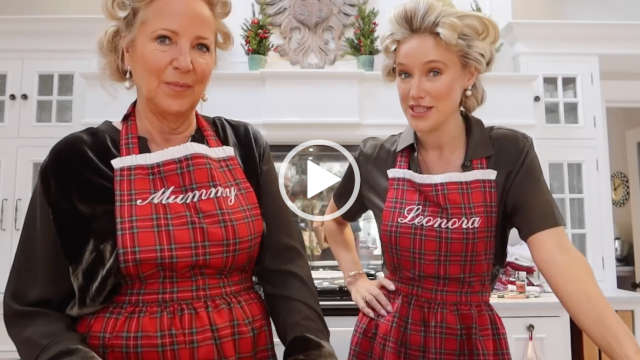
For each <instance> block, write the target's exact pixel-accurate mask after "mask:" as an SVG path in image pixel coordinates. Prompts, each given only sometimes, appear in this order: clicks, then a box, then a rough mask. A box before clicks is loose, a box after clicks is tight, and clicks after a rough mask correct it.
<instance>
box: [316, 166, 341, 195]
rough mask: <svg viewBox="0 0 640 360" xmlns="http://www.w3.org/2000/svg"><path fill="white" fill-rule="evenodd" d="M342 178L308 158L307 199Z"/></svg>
mask: <svg viewBox="0 0 640 360" xmlns="http://www.w3.org/2000/svg"><path fill="white" fill-rule="evenodd" d="M340 180H342V179H341V178H339V177H337V176H335V175H333V174H332V173H330V172H329V171H327V170H325V169H323V168H321V167H320V166H319V165H318V164H316V163H314V162H313V161H311V160H307V199H310V198H312V197H313V196H315V195H316V194H317V193H319V192H321V191H322V190H324V189H326V188H328V187H329V186H331V185H333V184H335V183H337V182H339V181H340Z"/></svg>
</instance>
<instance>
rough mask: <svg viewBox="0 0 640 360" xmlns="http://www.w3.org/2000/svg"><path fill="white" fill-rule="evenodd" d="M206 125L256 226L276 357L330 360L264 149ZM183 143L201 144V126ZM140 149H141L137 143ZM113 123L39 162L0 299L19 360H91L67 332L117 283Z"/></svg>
mask: <svg viewBox="0 0 640 360" xmlns="http://www.w3.org/2000/svg"><path fill="white" fill-rule="evenodd" d="M205 119H206V120H207V121H208V122H209V123H210V124H211V125H212V127H213V129H214V131H215V132H216V134H217V135H218V137H219V138H220V140H221V142H222V143H223V144H224V145H229V146H232V147H233V148H234V150H235V153H236V156H237V157H238V159H239V161H240V163H241V164H242V167H243V169H244V173H245V175H246V177H247V179H248V180H249V182H250V183H251V185H252V187H253V189H254V191H255V193H256V196H257V198H258V201H259V203H260V207H261V210H262V216H263V219H264V223H265V230H264V234H263V236H262V243H261V248H260V253H259V255H258V259H257V263H256V267H255V275H256V277H257V279H258V282H259V284H260V285H261V286H262V288H263V291H264V296H265V301H266V305H267V309H268V311H269V315H270V316H271V318H272V320H273V322H274V324H275V327H276V331H277V333H278V336H279V338H280V339H281V340H282V342H283V343H284V344H285V346H286V350H285V358H305V359H334V358H335V355H334V353H333V350H332V349H331V346H330V345H329V343H328V339H329V331H328V329H327V325H326V323H325V321H324V318H323V316H322V313H321V311H320V307H319V305H318V300H317V295H316V292H315V288H314V286H313V281H312V278H311V273H310V271H309V266H308V263H307V261H306V257H305V252H304V245H303V241H302V238H301V235H300V232H299V231H298V229H297V227H296V226H295V222H294V220H293V217H292V214H291V212H290V211H289V210H288V209H287V208H286V207H285V205H284V202H283V201H282V199H281V197H280V194H279V191H278V185H277V176H276V172H275V169H274V166H273V161H272V160H271V155H270V152H269V146H268V144H267V143H266V141H265V140H264V139H263V138H262V136H261V135H260V134H259V132H258V131H257V130H256V129H255V128H253V127H252V126H251V125H249V124H246V123H243V122H239V121H233V120H229V119H225V118H222V117H214V118H207V117H205ZM191 141H196V142H200V143H206V142H205V139H204V136H203V134H202V132H200V130H199V129H198V130H196V132H195V133H194V135H193V137H192V139H191ZM139 143H140V152H141V153H144V152H149V148H148V145H147V142H146V139H144V138H142V137H140V139H139ZM119 154H120V130H119V129H117V128H116V127H115V126H114V125H113V124H112V123H110V122H104V123H102V124H101V125H99V126H98V127H92V128H87V129H85V130H82V131H79V132H76V133H73V134H71V135H69V136H67V137H65V138H64V139H62V140H61V141H60V142H58V143H57V144H56V145H55V146H54V147H53V149H52V150H51V152H50V153H49V155H48V157H47V159H45V161H44V163H43V165H42V167H41V170H40V175H39V181H38V183H37V185H36V187H35V189H34V192H33V196H32V198H31V202H30V204H29V209H28V211H27V215H26V218H25V223H24V226H23V230H22V234H21V237H20V243H19V245H18V249H17V252H16V255H15V259H14V262H13V266H12V269H11V273H10V275H9V280H8V283H7V288H6V291H5V297H4V320H5V324H6V327H7V330H8V332H9V335H10V337H11V339H12V340H13V341H14V343H15V344H16V346H17V349H18V352H19V354H20V356H21V357H22V359H25V360H29V359H67V358H69V359H71V358H73V359H98V358H99V357H98V356H97V355H96V354H95V353H93V352H92V351H91V350H90V349H89V348H88V347H87V346H86V344H85V343H84V342H83V338H82V336H81V335H80V334H78V333H77V332H75V331H74V323H75V318H77V317H78V316H81V315H83V314H87V313H91V312H93V311H96V310H97V309H99V308H100V307H102V306H103V305H104V304H105V303H108V302H109V300H110V298H111V297H112V296H113V295H114V294H115V293H116V292H117V291H118V288H119V284H120V281H121V275H120V272H119V265H118V258H117V252H116V223H115V209H114V206H115V196H114V185H113V179H114V178H113V167H112V166H111V162H110V161H111V160H112V159H114V158H116V157H118V156H119Z"/></svg>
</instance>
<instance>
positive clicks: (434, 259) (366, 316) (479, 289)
mask: <svg viewBox="0 0 640 360" xmlns="http://www.w3.org/2000/svg"><path fill="white" fill-rule="evenodd" d="M498 36H499V32H498V28H497V26H496V25H495V23H493V22H492V21H491V20H489V19H488V18H486V17H484V16H482V15H479V14H476V13H470V12H464V11H459V10H456V9H454V8H453V7H451V6H446V5H442V3H441V2H435V1H429V0H412V1H409V2H407V3H405V4H403V5H402V6H401V7H400V8H399V9H397V11H396V12H395V13H394V14H393V16H392V19H391V33H390V34H389V35H388V36H386V37H385V38H384V40H383V50H384V54H385V55H386V59H387V62H386V64H385V65H384V69H383V75H384V76H385V78H386V79H388V80H389V81H393V82H395V85H396V87H397V91H398V95H399V98H400V104H401V106H402V110H403V112H404V114H405V116H406V118H407V121H408V125H409V126H408V127H407V128H406V130H405V131H403V132H402V133H400V134H395V135H391V136H389V137H388V138H386V139H378V138H368V139H365V140H364V142H363V143H362V145H361V149H360V152H359V154H358V156H357V162H358V166H359V169H360V172H362V173H363V174H362V176H361V178H362V183H361V186H360V192H359V194H358V197H357V198H356V201H355V204H354V205H353V206H352V207H351V208H350V209H349V210H348V211H347V212H346V213H344V214H343V215H342V216H341V217H338V218H337V219H335V220H333V221H331V222H330V223H329V224H327V225H326V230H325V231H326V232H327V239H328V240H329V244H330V246H331V249H332V251H333V252H334V255H335V257H336V258H337V259H338V262H339V264H340V267H341V269H342V271H343V272H344V274H345V278H346V283H347V287H348V289H349V291H350V292H351V296H352V298H353V300H354V301H355V302H356V304H357V305H358V307H359V308H360V310H361V313H360V316H359V317H358V321H357V323H356V327H355V329H354V334H353V337H352V341H351V351H350V356H349V358H350V359H437V360H444V359H510V358H511V357H510V352H509V345H508V342H507V337H506V333H505V330H504V326H503V324H502V321H501V320H500V317H499V316H498V314H497V313H496V312H495V310H494V309H493V307H492V306H491V304H490V303H489V298H490V293H491V290H492V287H493V282H494V281H495V278H496V274H497V271H496V270H499V268H500V267H501V266H502V265H503V264H504V261H505V259H506V247H507V238H508V234H509V231H510V230H511V228H513V227H516V228H517V229H518V231H519V233H520V236H521V237H522V238H523V239H525V240H526V242H527V244H528V245H529V248H530V249H531V253H532V255H533V257H534V260H535V262H536V264H537V265H538V267H539V268H540V270H541V271H542V273H543V274H544V275H545V277H546V278H547V280H548V281H549V283H550V284H551V286H552V288H553V289H554V291H555V293H556V295H557V296H558V298H559V299H560V301H561V302H562V304H563V305H564V306H565V307H566V308H567V310H568V312H569V313H570V314H571V316H572V318H573V319H574V320H575V321H576V323H577V324H578V325H580V326H581V327H582V328H583V329H584V330H585V331H586V332H587V333H588V334H589V335H590V336H591V338H592V339H594V341H595V342H596V343H597V344H598V345H599V346H600V347H601V348H602V349H603V350H605V351H606V352H607V353H609V354H610V355H611V356H612V357H613V358H615V359H632V358H633V359H637V358H640V355H638V354H640V350H639V348H638V345H637V344H635V341H634V338H633V336H632V335H631V333H630V332H629V331H628V330H627V329H626V328H625V326H624V325H623V323H622V322H621V320H620V319H619V318H618V317H617V316H616V315H615V313H614V312H613V311H612V309H611V307H610V306H609V305H608V304H607V302H606V300H605V298H604V297H603V295H602V293H601V292H600V290H599V288H598V286H597V284H596V282H595V280H594V277H593V274H592V272H591V269H590V267H589V265H588V264H587V262H586V261H585V259H584V257H583V256H582V255H581V254H580V253H579V252H578V251H577V250H576V249H575V248H574V247H573V246H572V245H571V243H570V242H569V240H568V238H567V235H566V233H565V232H564V230H563V227H562V224H563V221H562V217H561V215H560V212H559V211H558V209H557V207H556V205H555V202H554V200H553V197H552V196H551V194H550V192H549V189H548V187H547V185H546V183H545V180H544V178H543V175H542V171H541V169H540V164H539V161H538V158H537V157H536V153H535V151H534V148H533V144H532V141H531V139H530V138H529V137H528V136H527V135H525V134H523V133H520V132H517V131H514V130H510V129H505V128H500V127H485V126H484V125H483V123H482V121H481V120H480V119H478V118H476V117H474V116H473V115H471V114H472V112H473V111H474V110H475V109H476V108H477V107H478V106H480V105H481V104H482V102H483V100H484V98H485V92H484V88H483V87H482V84H481V82H480V79H479V78H478V75H480V74H481V73H484V72H486V71H488V69H489V68H490V66H491V63H492V61H493V58H494V49H495V46H496V43H497V41H498ZM353 182H354V176H353V173H352V172H347V174H346V176H345V177H344V178H343V180H342V183H341V184H340V186H339V187H338V189H337V190H336V192H335V193H334V196H333V203H331V204H330V205H329V210H328V212H329V213H331V212H334V211H335V210H336V209H337V208H339V207H341V206H343V205H344V204H345V203H346V202H347V200H348V198H349V197H350V196H351V189H352V188H353V187H352V185H353ZM367 210H372V211H373V213H374V215H375V217H376V220H377V222H378V224H379V229H380V237H381V243H382V248H383V254H384V259H385V277H383V278H380V279H378V280H376V281H371V280H368V279H367V277H366V276H365V275H364V274H363V271H362V267H361V264H360V261H359V259H358V256H357V253H356V250H355V246H354V244H353V234H352V232H351V230H350V228H349V222H350V221H354V220H356V219H357V218H358V217H359V216H360V215H361V214H362V213H364V212H365V211H367ZM585 298H586V299H589V304H587V303H586V302H584V299H585Z"/></svg>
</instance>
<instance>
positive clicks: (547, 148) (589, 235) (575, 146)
mask: <svg viewBox="0 0 640 360" xmlns="http://www.w3.org/2000/svg"><path fill="white" fill-rule="evenodd" d="M536 152H537V153H538V155H539V158H540V166H541V167H542V172H543V174H544V177H545V180H546V181H547V184H548V185H549V188H550V190H551V194H552V195H553V198H554V199H555V201H556V204H557V205H558V208H559V209H560V212H561V213H562V215H563V217H564V220H565V230H566V232H567V235H568V237H569V239H570V240H571V241H572V243H573V245H574V246H575V247H576V248H577V249H578V250H580V252H582V254H583V255H584V256H585V257H586V258H587V260H588V261H589V264H590V265H591V268H592V269H593V271H594V275H595V276H596V279H597V280H599V281H602V280H603V277H604V267H605V261H604V259H603V256H604V248H603V246H604V244H603V243H604V242H603V241H602V239H603V238H604V236H605V234H604V233H603V231H602V225H603V224H602V223H601V221H602V220H603V217H602V216H599V211H601V208H602V206H603V204H601V203H600V201H599V199H600V196H599V194H600V191H601V189H599V187H598V182H597V179H598V173H599V165H598V160H597V159H598V158H597V152H596V151H595V146H594V144H593V142H592V141H587V140H568V139H567V140H564V141H562V142H558V141H556V140H537V141H536ZM604 205H608V204H604ZM540 211H544V210H543V209H540Z"/></svg>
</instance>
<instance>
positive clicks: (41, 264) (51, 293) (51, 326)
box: [4, 162, 100, 360]
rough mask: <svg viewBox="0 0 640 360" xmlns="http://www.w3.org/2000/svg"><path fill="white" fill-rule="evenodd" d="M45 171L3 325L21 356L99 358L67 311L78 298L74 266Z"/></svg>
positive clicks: (28, 218)
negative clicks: (57, 226)
mask: <svg viewBox="0 0 640 360" xmlns="http://www.w3.org/2000/svg"><path fill="white" fill-rule="evenodd" d="M45 172H46V162H45V164H44V165H43V167H42V170H41V175H40V180H39V181H38V183H37V185H36V187H35V190H34V192H33V195H32V197H31V202H30V203H29V208H28V210H27V214H26V217H25V222H24V225H23V227H22V229H23V230H22V233H21V235H20V242H19V244H18V248H17V251H16V255H15V258H14V261H13V266H12V268H11V272H10V274H9V280H8V282H7V287H6V289H5V295H4V321H5V325H6V327H7V331H8V333H9V336H10V337H11V339H12V340H13V342H14V343H15V345H16V347H17V349H18V353H19V354H20V357H21V358H22V359H24V360H30V359H100V358H99V357H98V356H97V355H96V354H95V353H94V352H93V351H91V350H90V349H89V348H88V347H87V346H86V345H85V344H83V340H82V337H81V336H80V335H79V334H78V333H76V332H75V331H74V322H73V319H72V318H71V317H69V316H68V315H66V314H65V309H66V308H67V306H68V305H69V303H70V302H71V300H72V299H73V298H74V289H73V286H72V284H71V279H70V275H69V267H68V265H67V263H66V260H65V258H64V255H63V253H62V250H61V247H60V242H59V239H58V235H57V232H56V229H55V226H54V224H53V221H52V217H51V210H50V206H49V204H48V202H47V200H46V198H45V192H44V189H43V185H42V182H43V181H46V180H43V177H45V176H43V174H44V173H45Z"/></svg>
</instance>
